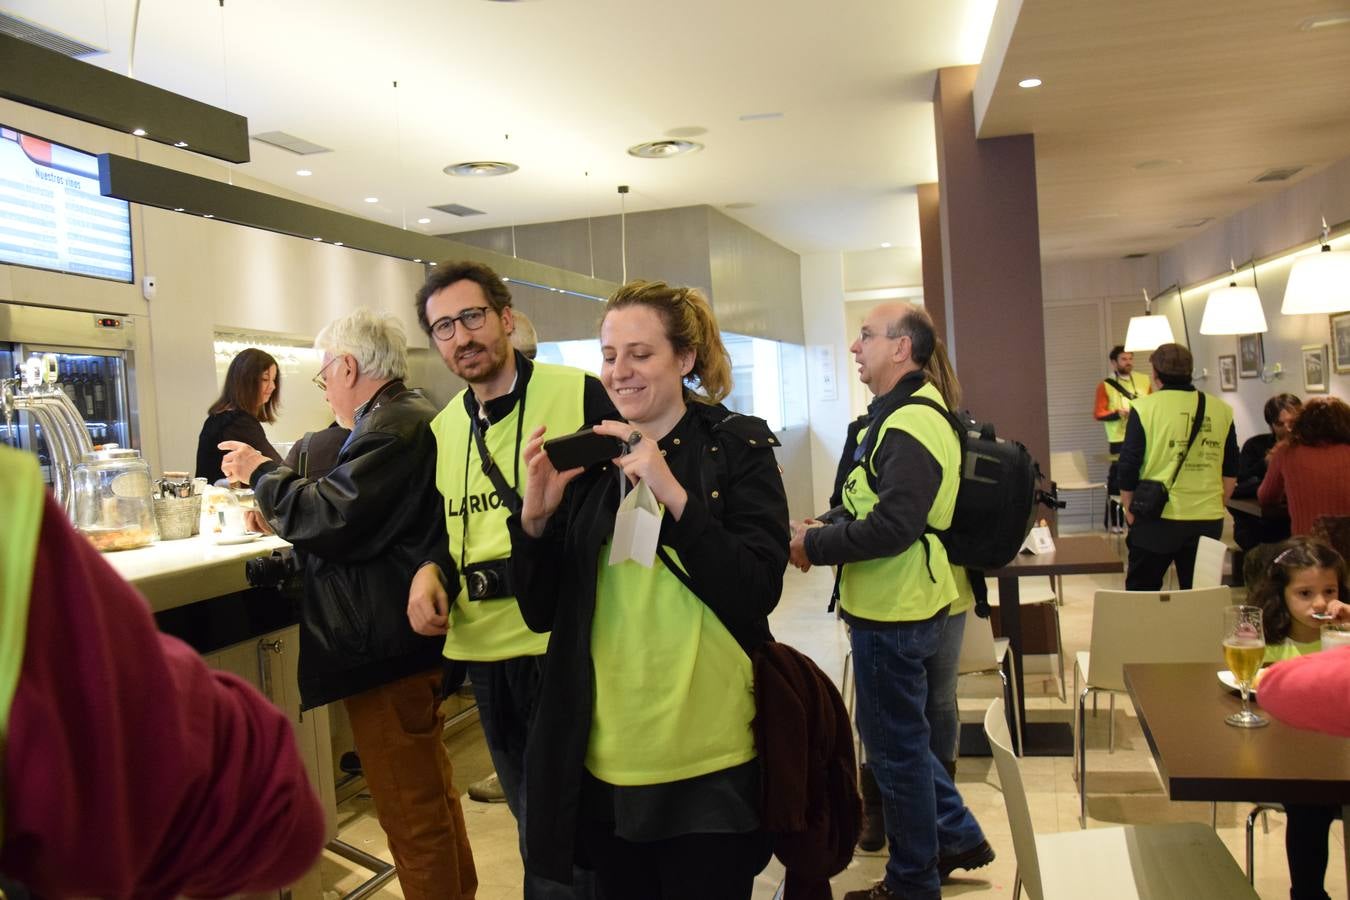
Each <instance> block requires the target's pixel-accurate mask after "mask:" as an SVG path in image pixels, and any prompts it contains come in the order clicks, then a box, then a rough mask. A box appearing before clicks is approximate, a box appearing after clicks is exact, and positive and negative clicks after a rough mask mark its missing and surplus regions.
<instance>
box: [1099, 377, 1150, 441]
mask: <svg viewBox="0 0 1350 900" xmlns="http://www.w3.org/2000/svg"><path fill="white" fill-rule="evenodd" d="M1111 378H1113V379H1114V380H1116V381H1118V382H1119V383H1120V386H1121V387H1123V388H1125V389H1126V390H1127V391H1131V392H1132V393H1133V394H1134V399H1130V398H1129V397H1127V396H1125V395H1124V394H1122V393H1121V392H1120V391H1118V390H1116V389H1115V388H1114V387H1113V386H1112V385H1111V382H1110V381H1103V382H1102V384H1103V385H1105V387H1106V399H1107V402H1108V403H1110V404H1111V408H1112V409H1117V410H1120V418H1119V419H1112V420H1110V421H1106V422H1103V423H1102V424H1103V425H1105V426H1106V440H1107V441H1108V442H1109V443H1112V444H1119V443H1120V442H1121V441H1123V440H1125V423H1126V422H1128V421H1129V418H1130V408H1131V407H1132V405H1133V404H1134V403H1135V402H1137V401H1138V400H1139V399H1141V398H1143V397H1145V396H1147V395H1148V393H1149V391H1150V389H1151V388H1152V387H1153V383H1152V382H1151V381H1149V378H1148V376H1147V375H1145V374H1144V373H1142V372H1131V373H1130V374H1129V375H1112V376H1111Z"/></svg>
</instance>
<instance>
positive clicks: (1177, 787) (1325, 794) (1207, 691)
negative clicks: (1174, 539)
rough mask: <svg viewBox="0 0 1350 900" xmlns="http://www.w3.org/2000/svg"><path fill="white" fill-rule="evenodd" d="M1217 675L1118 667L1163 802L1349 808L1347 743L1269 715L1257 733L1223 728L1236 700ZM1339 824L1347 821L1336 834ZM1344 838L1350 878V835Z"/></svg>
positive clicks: (1164, 666) (1194, 667) (1188, 666)
mask: <svg viewBox="0 0 1350 900" xmlns="http://www.w3.org/2000/svg"><path fill="white" fill-rule="evenodd" d="M1215 643H1216V645H1217V643H1218V641H1217V640H1216V641H1215ZM1215 655H1216V656H1217V655H1218V648H1217V646H1216V647H1215ZM1221 668H1222V665H1221V664H1219V663H1212V664H1211V663H1127V664H1126V665H1125V686H1126V688H1128V689H1129V692H1130V699H1131V700H1133V701H1134V709H1135V712H1136V713H1137V714H1138V716H1139V727H1140V728H1142V729H1143V732H1144V737H1145V738H1146V739H1147V740H1148V747H1149V750H1151V751H1152V752H1153V760H1154V762H1156V763H1157V764H1158V772H1159V774H1161V775H1162V779H1163V784H1164V785H1166V787H1167V796H1168V797H1170V798H1171V799H1173V800H1208V801H1210V802H1218V801H1232V802H1240V803H1245V802H1251V803H1258V802H1271V803H1282V802H1292V803H1321V804H1340V805H1342V806H1346V807H1350V741H1347V740H1345V739H1344V738H1339V737H1333V736H1331V735H1329V734H1321V733H1320V732H1316V731H1306V730H1304V729H1301V728H1291V727H1290V726H1288V725H1285V724H1283V723H1281V722H1278V721H1276V720H1275V719H1274V718H1273V717H1271V716H1270V715H1269V714H1267V715H1266V718H1268V719H1270V724H1269V725H1267V726H1266V727H1264V728H1234V727H1233V726H1231V725H1226V724H1224V718H1225V717H1226V716H1228V715H1230V714H1232V713H1234V712H1236V711H1237V710H1238V709H1240V708H1241V705H1242V701H1241V700H1240V699H1239V698H1238V697H1237V696H1236V695H1235V694H1234V693H1232V692H1231V691H1229V690H1228V689H1227V688H1225V687H1224V686H1223V685H1222V684H1220V683H1219V680H1218V677H1217V674H1216V673H1217V672H1218V671H1219V670H1220V669H1221ZM1347 812H1350V809H1347ZM1346 823H1350V818H1346V819H1345V820H1344V821H1343V823H1342V825H1343V827H1344V826H1345V824H1346ZM1346 837H1347V841H1346V873H1347V878H1350V828H1348V829H1347V835H1346Z"/></svg>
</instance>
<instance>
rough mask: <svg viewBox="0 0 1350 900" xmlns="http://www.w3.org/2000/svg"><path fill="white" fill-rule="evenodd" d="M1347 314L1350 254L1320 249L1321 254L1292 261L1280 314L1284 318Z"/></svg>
mask: <svg viewBox="0 0 1350 900" xmlns="http://www.w3.org/2000/svg"><path fill="white" fill-rule="evenodd" d="M1347 310H1350V252H1346V251H1344V250H1332V249H1331V248H1330V247H1329V246H1327V245H1326V244H1323V245H1322V252H1321V253H1310V254H1308V255H1306V256H1300V257H1298V258H1297V259H1295V260H1294V268H1293V270H1292V271H1290V273H1289V283H1288V284H1286V285H1285V288H1284V303H1283V305H1281V307H1280V312H1282V313H1284V314H1285V315H1286V316H1299V315H1305V316H1306V315H1312V314H1316V313H1338V312H1345V311H1347Z"/></svg>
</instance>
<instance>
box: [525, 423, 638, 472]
mask: <svg viewBox="0 0 1350 900" xmlns="http://www.w3.org/2000/svg"><path fill="white" fill-rule="evenodd" d="M627 446H628V445H627V444H625V443H624V442H623V441H621V440H619V439H618V438H616V437H610V436H609V435H607V434H596V433H595V432H594V431H592V430H591V429H589V428H583V429H581V430H580V431H578V432H575V433H574V434H569V435H564V436H563V437H559V438H554V439H553V440H551V441H544V452H545V453H547V454H548V459H549V462H551V463H553V468H555V469H557V470H558V471H559V472H566V471H567V470H568V469H576V468H585V469H588V468H590V467H591V466H593V465H595V464H596V463H602V462H609V461H610V460H611V459H614V458H615V457H616V456H619V455H620V454H621V453H623V451H624V449H625V448H626V447H627Z"/></svg>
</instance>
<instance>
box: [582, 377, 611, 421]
mask: <svg viewBox="0 0 1350 900" xmlns="http://www.w3.org/2000/svg"><path fill="white" fill-rule="evenodd" d="M581 415H582V416H583V417H584V418H585V420H586V423H585V426H583V427H589V426H591V425H594V424H595V423H597V422H601V421H604V420H605V419H617V418H619V411H618V410H617V409H615V408H614V404H613V403H612V402H611V401H610V399H609V391H607V390H605V386H604V385H603V384H601V383H600V379H599V378H596V377H595V376H594V375H587V376H586V387H585V388H584V389H583V391H582V395H581Z"/></svg>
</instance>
